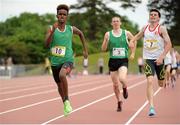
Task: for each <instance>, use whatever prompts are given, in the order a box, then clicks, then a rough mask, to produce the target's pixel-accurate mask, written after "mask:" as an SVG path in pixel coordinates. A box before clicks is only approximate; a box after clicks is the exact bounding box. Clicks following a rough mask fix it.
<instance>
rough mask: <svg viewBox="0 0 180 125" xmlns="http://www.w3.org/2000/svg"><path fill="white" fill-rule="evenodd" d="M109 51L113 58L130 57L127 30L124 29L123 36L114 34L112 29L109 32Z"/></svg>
mask: <svg viewBox="0 0 180 125" xmlns="http://www.w3.org/2000/svg"><path fill="white" fill-rule="evenodd" d="M108 47H109V50H110V51H109V52H110V58H112V59H124V58H128V41H127V38H126V33H125V30H122V33H121V36H118V37H116V36H114V35H113V33H112V31H110V32H109V44H108Z"/></svg>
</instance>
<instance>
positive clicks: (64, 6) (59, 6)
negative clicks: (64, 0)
mask: <svg viewBox="0 0 180 125" xmlns="http://www.w3.org/2000/svg"><path fill="white" fill-rule="evenodd" d="M60 9H65V10H66V11H67V13H69V7H68V6H67V5H66V4H60V5H58V6H57V13H58V11H59V10H60Z"/></svg>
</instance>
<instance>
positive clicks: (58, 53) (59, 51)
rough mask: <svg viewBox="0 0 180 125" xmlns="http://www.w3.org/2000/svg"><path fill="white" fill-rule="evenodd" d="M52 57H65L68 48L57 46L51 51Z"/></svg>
mask: <svg viewBox="0 0 180 125" xmlns="http://www.w3.org/2000/svg"><path fill="white" fill-rule="evenodd" d="M51 52H52V55H54V56H62V57H64V56H65V52H66V47H64V46H55V47H53V48H52V49H51Z"/></svg>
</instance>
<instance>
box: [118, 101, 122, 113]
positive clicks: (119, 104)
mask: <svg viewBox="0 0 180 125" xmlns="http://www.w3.org/2000/svg"><path fill="white" fill-rule="evenodd" d="M121 111H122V101H119V102H118V107H117V112H121Z"/></svg>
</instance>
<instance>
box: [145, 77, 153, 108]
mask: <svg viewBox="0 0 180 125" xmlns="http://www.w3.org/2000/svg"><path fill="white" fill-rule="evenodd" d="M153 79H154V77H153V76H148V77H147V91H146V92H147V99H148V101H149V105H150V107H154V102H153V94H154V91H153Z"/></svg>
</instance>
